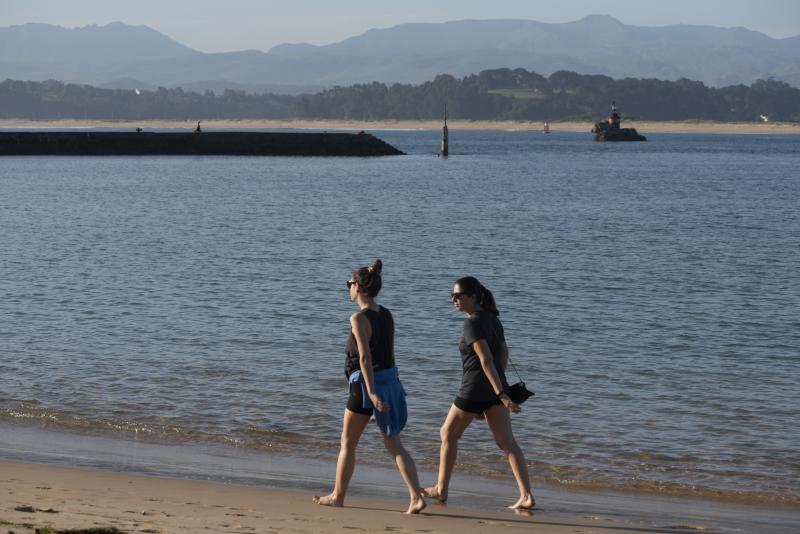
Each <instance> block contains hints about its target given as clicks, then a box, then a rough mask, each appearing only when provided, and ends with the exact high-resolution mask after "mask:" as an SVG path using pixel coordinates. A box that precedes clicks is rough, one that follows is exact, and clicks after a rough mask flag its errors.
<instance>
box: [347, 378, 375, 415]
mask: <svg viewBox="0 0 800 534" xmlns="http://www.w3.org/2000/svg"><path fill="white" fill-rule="evenodd" d="M347 409H348V410H350V411H351V412H355V413H360V414H361V415H372V408H364V392H363V391H362V389H361V384H360V383H358V382H350V396H349V397H348V398H347Z"/></svg>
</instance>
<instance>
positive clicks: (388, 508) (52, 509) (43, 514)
mask: <svg viewBox="0 0 800 534" xmlns="http://www.w3.org/2000/svg"><path fill="white" fill-rule="evenodd" d="M0 496H2V497H0V531H5V532H14V533H16V534H34V533H35V532H37V530H36V529H45V528H49V529H52V532H59V531H61V530H68V529H106V530H105V531H106V532H115V531H114V530H113V529H117V530H118V531H121V532H147V533H162V532H163V533H167V532H201V531H206V532H231V533H233V532H236V533H262V532H263V533H273V532H293V533H298V534H304V533H309V534H311V533H326V532H335V533H345V532H347V533H352V532H406V533H409V532H424V533H433V532H435V533H453V534H473V533H482V532H492V533H503V532H507V533H515V532H520V533H521V532H527V533H534V534H535V533H545V532H547V533H555V534H560V533H583V534H592V533H594V534H597V533H613V532H619V533H626V534H631V533H640V532H641V533H645V532H647V533H657V532H672V533H675V532H697V531H700V530H707V529H710V528H713V527H708V526H707V525H703V524H690V523H675V524H671V525H665V526H663V527H653V526H649V527H644V526H641V525H638V526H637V525H635V524H632V523H629V522H626V521H625V520H624V518H620V517H619V516H599V515H585V514H581V513H580V511H578V510H576V512H575V514H574V516H572V517H570V516H568V515H567V516H563V515H562V516H557V515H548V514H547V512H546V511H534V512H533V513H532V514H530V515H517V514H515V513H513V512H512V511H505V512H497V513H494V512H486V511H476V510H468V509H460V508H457V507H453V506H440V505H434V504H430V505H429V506H428V508H427V509H425V510H424V511H423V512H422V514H420V515H417V516H407V515H404V514H403V513H401V512H402V510H404V505H405V502H402V501H391V500H365V499H348V501H347V502H346V507H344V508H329V507H324V506H318V505H315V504H313V503H312V502H311V495H310V494H308V493H305V492H300V491H293V490H281V489H269V488H261V487H251V486H238V485H233V484H222V483H217V482H205V481H196V480H178V479H168V478H160V477H148V476H140V475H132V474H121V473H115V472H109V471H99V470H93V469H85V468H81V469H78V468H72V467H56V466H51V465H42V464H31V463H22V462H16V461H8V460H0ZM39 532H40V533H42V532H47V531H46V530H40V531H39ZM93 532H103V530H97V531H93Z"/></svg>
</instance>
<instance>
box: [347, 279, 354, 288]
mask: <svg viewBox="0 0 800 534" xmlns="http://www.w3.org/2000/svg"><path fill="white" fill-rule="evenodd" d="M354 284H355V282H353V281H352V280H348V281H347V289H350V288H351V287H353V285H354Z"/></svg>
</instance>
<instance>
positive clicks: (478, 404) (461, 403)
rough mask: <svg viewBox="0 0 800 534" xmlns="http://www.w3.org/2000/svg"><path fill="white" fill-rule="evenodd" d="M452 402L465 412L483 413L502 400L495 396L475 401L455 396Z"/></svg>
mask: <svg viewBox="0 0 800 534" xmlns="http://www.w3.org/2000/svg"><path fill="white" fill-rule="evenodd" d="M453 404H455V405H456V407H457V408H460V409H462V410H464V411H465V412H469V413H483V412H485V411H486V410H488V409H489V408H491V407H492V406H494V405H495V404H503V402H502V401H501V400H500V399H499V398H495V399H492V400H488V401H476V400H470V399H465V398H463V397H456V400H454V401H453Z"/></svg>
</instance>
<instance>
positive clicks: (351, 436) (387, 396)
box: [313, 260, 425, 514]
mask: <svg viewBox="0 0 800 534" xmlns="http://www.w3.org/2000/svg"><path fill="white" fill-rule="evenodd" d="M382 268H383V264H382V263H381V260H375V262H374V263H373V264H372V265H371V266H370V267H361V268H359V269H356V270H355V271H353V276H352V278H351V279H350V280H349V281H348V282H347V289H348V290H349V291H350V300H351V301H353V302H354V303H355V304H356V305H357V306H358V308H359V311H357V312H355V313H353V315H351V316H350V336H349V337H348V338H347V346H346V354H347V358H346V360H345V375H346V376H347V378H348V382H349V384H350V385H349V387H350V396H349V398H348V400H347V407H346V409H345V411H344V421H343V423H342V438H341V449H340V450H339V460H338V462H337V464H336V483H335V485H334V487H333V492H331V494H330V495H327V496H324V497H319V496H314V499H313V500H314V502H315V503H317V504H321V505H325V506H342V505H343V504H344V497H345V494H346V493H347V486H348V484H349V483H350V478H351V477H352V476H353V471H354V470H355V465H356V446H357V445H358V441H359V439H360V438H361V434H362V433H363V432H364V429H365V428H366V427H367V423H369V421H370V418H371V417H372V416H373V415H374V416H375V422H376V423H377V425H378V428H380V431H381V433H382V434H383V443H384V445H386V450H388V451H389V454H390V455H391V456H392V457H393V458H394V460H395V463H397V468H398V469H399V470H400V474H401V475H402V476H403V480H405V483H406V485H407V486H408V493H409V496H410V498H411V502H410V504H409V505H408V510H406V513H407V514H416V513H419V512H420V511H421V510H422V509H424V508H425V500H424V499H423V497H422V493H421V491H420V487H419V478H418V477H417V468H416V466H415V465H414V460H413V459H412V458H411V456H410V455H409V454H408V452H407V451H406V450H405V448H404V447H403V444H402V442H401V441H400V431H402V430H403V427H405V424H406V420H407V418H408V409H407V406H406V399H405V391H404V390H403V385H402V384H401V383H400V379H399V376H398V372H397V367H395V363H394V319H393V318H392V314H391V313H390V312H389V310H387V309H386V308H384V307H383V306H380V305H378V304H376V303H375V297H376V296H377V295H378V292H379V291H380V290H381V270H382Z"/></svg>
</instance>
